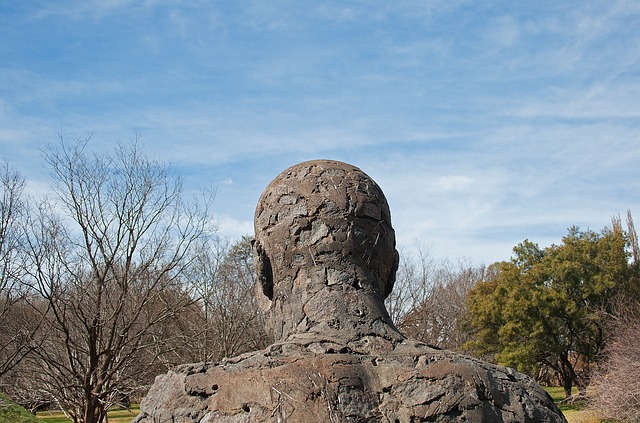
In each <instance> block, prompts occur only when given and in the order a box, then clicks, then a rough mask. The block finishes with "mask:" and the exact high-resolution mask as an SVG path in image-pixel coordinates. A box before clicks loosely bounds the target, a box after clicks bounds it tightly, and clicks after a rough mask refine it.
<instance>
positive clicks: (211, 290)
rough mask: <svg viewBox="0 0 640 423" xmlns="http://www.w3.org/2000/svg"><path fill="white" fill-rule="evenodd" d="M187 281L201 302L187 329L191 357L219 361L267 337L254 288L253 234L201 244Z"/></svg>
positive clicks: (258, 344) (264, 342) (259, 344)
mask: <svg viewBox="0 0 640 423" xmlns="http://www.w3.org/2000/svg"><path fill="white" fill-rule="evenodd" d="M187 281H188V283H189V286H190V288H191V292H192V295H193V296H194V297H195V298H198V305H199V308H200V314H199V315H198V316H194V317H196V318H195V319H193V320H192V321H191V322H190V323H191V331H189V332H188V333H190V334H191V335H190V338H191V346H192V348H191V352H192V354H193V359H195V360H198V361H217V360H220V359H222V358H223V357H231V356H234V355H237V354H240V353H243V352H246V351H251V350H255V349H258V348H261V347H264V346H266V345H267V344H268V343H269V339H268V336H267V334H266V331H265V330H264V320H263V317H262V313H261V312H260V310H259V308H258V305H257V303H256V296H255V293H254V289H255V285H256V276H255V270H254V268H253V259H252V255H251V238H249V237H247V236H245V237H242V239H240V240H239V241H237V242H235V243H233V244H230V243H229V241H227V240H223V239H213V240H209V242H207V243H204V244H202V245H201V246H200V248H199V249H198V251H197V254H196V256H195V259H194V260H193V261H192V266H191V267H190V271H189V273H188V278H187Z"/></svg>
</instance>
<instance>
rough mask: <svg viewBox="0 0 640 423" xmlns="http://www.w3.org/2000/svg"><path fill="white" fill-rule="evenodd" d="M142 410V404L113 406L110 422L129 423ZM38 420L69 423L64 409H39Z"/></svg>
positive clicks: (50, 422)
mask: <svg viewBox="0 0 640 423" xmlns="http://www.w3.org/2000/svg"><path fill="white" fill-rule="evenodd" d="M139 412H140V406H139V405H138V404H133V405H132V406H131V409H129V410H127V409H126V408H125V409H122V408H113V409H111V410H109V413H108V415H109V423H129V422H131V420H133V418H134V417H135V416H137V415H138V413H139ZM37 416H38V420H39V421H40V422H42V423H69V422H71V421H72V420H70V419H67V418H66V417H65V416H64V413H63V412H62V411H39V412H38V414H37Z"/></svg>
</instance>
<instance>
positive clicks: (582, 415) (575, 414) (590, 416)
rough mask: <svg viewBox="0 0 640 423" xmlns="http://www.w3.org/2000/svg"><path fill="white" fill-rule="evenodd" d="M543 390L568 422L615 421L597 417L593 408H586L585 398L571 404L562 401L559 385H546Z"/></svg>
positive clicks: (574, 392) (575, 391)
mask: <svg viewBox="0 0 640 423" xmlns="http://www.w3.org/2000/svg"><path fill="white" fill-rule="evenodd" d="M544 390H545V391H547V393H548V394H549V395H550V396H551V398H552V399H553V402H555V403H556V405H557V406H558V408H559V409H560V411H562V414H564V416H565V417H566V418H567V421H568V422H569V423H616V422H615V421H612V420H603V419H601V418H600V417H598V416H597V414H596V413H595V412H594V411H593V410H589V409H588V408H587V404H586V401H585V400H578V401H575V402H574V403H571V404H569V403H563V402H562V400H564V389H562V388H561V387H559V386H547V387H545V388H544ZM571 393H572V394H577V393H578V390H577V389H575V388H574V389H573V390H572V391H571Z"/></svg>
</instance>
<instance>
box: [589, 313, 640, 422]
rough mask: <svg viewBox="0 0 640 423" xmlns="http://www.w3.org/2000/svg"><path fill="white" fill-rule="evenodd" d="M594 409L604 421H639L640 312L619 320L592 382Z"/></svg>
mask: <svg viewBox="0 0 640 423" xmlns="http://www.w3.org/2000/svg"><path fill="white" fill-rule="evenodd" d="M593 387H594V390H593V396H592V407H593V408H595V409H596V410H598V412H599V413H600V414H601V415H602V416H603V417H605V418H609V419H616V420H620V421H629V422H638V421H640V313H639V312H638V310H637V309H636V311H635V312H627V313H625V314H624V315H623V316H622V317H620V318H619V319H617V320H616V323H615V324H614V326H613V337H612V339H611V342H610V343H609V347H608V356H607V359H606V361H605V363H604V366H603V368H602V372H601V373H600V374H598V375H597V376H596V378H595V380H594V381H593Z"/></svg>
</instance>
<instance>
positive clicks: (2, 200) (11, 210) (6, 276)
mask: <svg viewBox="0 0 640 423" xmlns="http://www.w3.org/2000/svg"><path fill="white" fill-rule="evenodd" d="M24 188H25V180H24V178H23V177H22V176H21V175H20V174H19V173H18V172H16V171H15V170H13V169H11V168H10V166H9V164H8V163H6V162H5V163H4V164H2V165H0V190H1V193H0V377H1V376H2V375H4V374H5V373H7V372H8V371H10V370H11V369H12V368H13V367H15V366H16V365H17V364H18V363H19V362H20V361H21V360H22V359H23V358H24V357H25V355H27V354H28V353H29V352H30V351H31V348H32V343H33V342H34V335H35V333H36V331H37V328H38V321H37V320H34V319H31V318H28V317H27V316H28V311H29V307H28V303H27V297H26V290H25V289H24V288H25V287H24V286H23V284H22V279H23V278H22V275H23V268H24V267H23V261H24V255H23V242H24V236H23V229H24V224H23V222H24V219H25V200H24Z"/></svg>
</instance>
